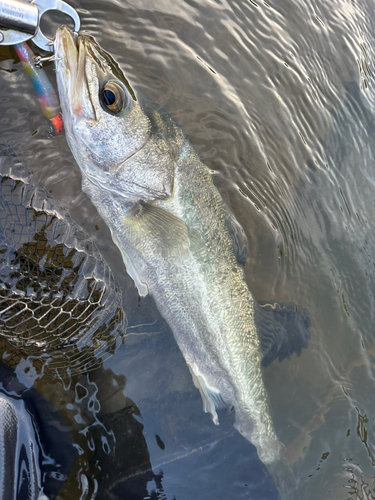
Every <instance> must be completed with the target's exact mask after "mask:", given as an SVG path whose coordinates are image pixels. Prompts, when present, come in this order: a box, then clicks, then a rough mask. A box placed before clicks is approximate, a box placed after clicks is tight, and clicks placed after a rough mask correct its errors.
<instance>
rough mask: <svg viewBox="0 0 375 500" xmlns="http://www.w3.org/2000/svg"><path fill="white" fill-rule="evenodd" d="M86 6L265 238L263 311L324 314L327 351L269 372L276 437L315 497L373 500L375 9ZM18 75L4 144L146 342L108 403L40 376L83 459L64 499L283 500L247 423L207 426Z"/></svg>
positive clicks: (336, 5) (129, 360)
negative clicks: (88, 252) (78, 238)
mask: <svg viewBox="0 0 375 500" xmlns="http://www.w3.org/2000/svg"><path fill="white" fill-rule="evenodd" d="M72 4H73V5H74V6H75V7H77V8H80V9H81V16H82V25H83V28H84V29H87V30H88V31H89V32H90V33H91V34H93V35H94V36H96V37H97V38H98V41H99V43H100V44H101V45H102V46H103V47H104V48H105V49H107V50H108V51H109V52H111V53H112V54H113V56H114V57H115V59H116V60H118V61H119V63H120V64H121V65H122V67H123V68H124V70H125V72H126V74H127V76H128V78H129V80H130V81H131V82H132V83H133V84H135V85H138V86H140V87H141V88H142V90H144V91H145V92H146V93H147V94H149V95H150V97H152V99H153V100H154V101H155V102H157V103H159V104H160V105H162V106H163V107H164V108H165V109H166V110H167V111H168V112H169V113H170V114H171V115H172V116H173V117H175V118H176V119H177V120H178V121H179V123H180V124H181V125H182V127H183V128H184V129H185V130H186V132H187V133H188V135H189V137H190V139H191V141H192V143H193V144H194V145H195V146H196V148H197V149H198V151H199V153H200V154H201V156H202V158H203V160H204V161H205V162H206V163H207V164H208V165H209V167H210V168H211V170H212V172H213V178H214V182H215V183H216V185H217V186H218V188H219V190H220V192H221V193H222V194H223V196H224V197H225V199H226V201H227V203H228V205H229V206H230V208H231V209H232V210H233V212H234V214H235V215H236V217H237V219H238V220H239V221H240V222H241V224H242V226H243V227H244V230H245V232H246V234H247V237H248V240H249V257H248V260H247V264H246V272H247V277H248V283H249V286H250V289H251V290H252V292H253V293H254V295H255V297H256V298H257V299H258V300H271V299H273V300H277V301H279V302H295V303H297V304H298V308H299V309H300V310H303V309H304V308H306V309H308V312H309V317H310V319H311V328H310V331H311V341H310V343H309V348H308V349H307V350H306V351H305V352H303V353H302V354H301V356H300V357H299V358H298V357H296V356H292V357H291V359H290V360H289V361H288V360H285V361H283V362H282V363H272V364H271V365H270V366H269V367H267V368H266V369H265V382H266V386H267V389H268V391H269V395H270V400H271V404H272V408H273V413H274V421H275V426H276V430H277V433H278V435H279V437H280V439H281V441H283V442H284V443H285V444H286V445H287V455H288V458H289V461H290V463H291V464H292V467H293V471H294V473H295V475H296V477H297V481H298V483H299V488H300V492H301V497H302V498H304V499H306V500H310V499H311V500H316V499H317V498H332V499H335V500H346V499H348V498H351V499H353V500H354V499H355V500H357V499H358V498H360V499H362V498H363V499H368V498H372V497H374V496H375V491H374V476H375V474H374V466H373V464H372V456H373V455H374V446H375V434H374V433H375V429H374V418H375V403H374V398H372V397H371V394H372V392H373V387H374V379H375V375H374V360H375V356H374V354H375V345H374V340H373V323H374V315H375V302H374V293H375V287H374V273H375V267H374V266H375V264H374V263H375V240H374V227H373V226H374V223H373V220H374V213H375V196H374V187H375V180H374V179H375V176H374V154H375V144H374V137H375V136H374V130H375V128H374V112H375V92H374V75H375V67H374V64H375V63H374V61H375V39H374V38H375V18H374V15H373V3H372V2H370V1H369V0H356V1H354V2H352V1H347V0H338V1H335V2H333V1H331V0H329V1H326V2H323V1H321V0H308V1H307V0H306V1H302V0H286V1H284V2H281V3H280V2H278V3H275V2H271V1H269V0H267V2H263V1H262V2H258V1H248V0H244V1H241V0H218V1H210V0H207V1H205V2H200V3H196V2H194V1H190V0H189V1H182V0H180V1H178V2H175V1H171V0H165V1H164V2H157V3H156V4H155V2H152V1H151V0H140V1H139V0H137V2H135V1H132V0H129V1H121V2H119V1H116V0H110V1H108V2H103V1H101V0H95V1H91V2H87V1H84V0H76V1H75V2H72ZM103 19H105V22H103ZM0 69H1V71H0V79H1V87H0V134H1V142H2V143H3V142H4V141H5V140H6V141H7V142H8V143H10V144H11V145H12V146H13V148H14V149H15V151H16V152H17V155H22V158H24V159H25V162H26V163H27V165H28V166H29V168H30V169H31V170H32V171H33V172H34V173H35V174H36V175H37V177H38V179H39V180H40V181H41V182H42V184H43V185H44V186H45V188H46V189H47V190H48V191H52V194H53V196H55V197H56V198H57V199H59V200H60V202H61V204H62V205H63V206H66V207H67V208H68V209H69V212H70V213H71V215H72V217H73V218H74V219H75V220H76V221H77V222H78V223H79V224H80V225H82V226H84V228H85V230H86V231H87V232H88V233H89V234H90V236H91V237H92V239H93V240H94V241H95V243H96V244H97V246H98V247H99V249H100V251H101V252H102V254H103V255H104V256H105V259H106V260H107V262H108V263H109V265H110V266H111V269H112V270H113V272H114V274H115V276H116V278H118V281H119V283H120V287H121V289H122V291H123V305H124V309H125V311H126V314H127V316H128V320H129V325H130V326H131V327H136V326H138V325H144V326H139V327H138V328H131V329H128V332H127V333H128V334H129V335H128V336H127V337H126V339H125V340H126V342H125V344H124V345H120V346H119V348H118V349H117V351H116V353H115V354H114V355H113V356H112V357H111V358H110V359H109V360H108V361H105V362H104V367H103V368H98V372H97V373H98V378H100V379H102V381H103V383H104V382H105V385H106V388H107V389H106V390H104V388H103V390H102V391H99V389H98V390H97V389H95V387H99V386H98V379H95V381H94V378H91V377H94V373H96V372H95V371H93V372H90V373H89V374H82V373H81V374H76V375H74V376H71V379H70V382H69V383H68V382H65V381H64V382H63V381H62V379H61V380H60V379H57V380H56V379H52V378H50V376H49V375H48V374H46V375H44V373H43V371H40V372H39V373H36V372H33V373H36V375H33V376H31V375H29V379H30V383H32V382H33V383H34V386H35V387H36V388H37V389H38V390H39V391H40V392H41V393H42V394H43V395H44V397H46V399H48V400H49V401H50V402H51V403H52V404H54V405H55V406H56V408H57V409H58V410H59V411H60V412H61V414H62V415H63V417H64V419H65V421H66V422H67V425H68V427H69V428H70V432H71V433H72V436H73V438H74V440H75V442H77V444H78V445H79V447H80V448H81V449H82V450H83V453H82V455H79V458H78V461H76V463H75V465H74V466H73V469H72V472H71V474H70V476H69V480H68V483H67V485H66V488H65V489H64V490H62V492H61V497H62V498H80V495H81V494H83V493H82V492H84V491H87V492H88V493H85V494H83V497H82V498H90V495H91V496H92V492H93V491H94V490H95V488H98V497H99V496H100V495H102V498H106V497H105V495H106V493H105V492H107V491H109V490H110V488H118V489H117V490H116V493H115V494H116V495H117V496H118V497H119V498H122V497H121V495H122V494H123V493H121V491H122V492H125V491H126V492H128V490H126V488H128V486H129V485H133V486H131V487H132V488H133V489H132V491H133V493H132V494H133V495H134V498H147V496H149V497H152V495H154V497H155V496H156V497H158V496H159V498H163V496H164V498H168V499H173V498H174V496H175V497H176V498H177V499H191V498H194V499H196V500H198V499H205V500H207V499H215V500H217V499H226V498H233V499H237V498H253V499H255V500H260V499H270V500H271V499H272V500H273V499H275V498H277V494H276V492H275V490H274V488H273V485H272V482H271V480H270V478H269V476H268V475H267V472H266V471H265V469H264V468H263V467H262V464H260V463H259V461H258V460H257V457H256V453H255V451H254V449H253V448H252V447H251V445H249V443H246V442H244V440H243V439H241V437H240V436H239V435H238V434H237V433H235V432H234V431H233V428H232V417H233V415H232V414H231V413H230V412H226V411H225V410H224V411H222V412H221V414H220V415H219V418H220V426H219V427H215V426H213V424H212V422H211V420H210V418H209V416H208V415H205V414H203V412H202V404H201V401H200V396H199V393H197V391H196V390H195V388H194V386H193V383H192V381H191V378H190V375H189V373H188V370H187V368H186V366H185V365H184V361H183V358H182V356H181V355H180V353H179V351H178V349H177V347H176V345H175V343H174V341H173V338H172V336H171V333H170V331H169V330H168V327H167V326H166V325H165V323H164V322H163V320H162V319H161V318H160V316H159V314H158V313H157V311H156V309H155V306H154V304H153V302H152V301H151V300H150V299H148V298H146V299H144V300H142V301H140V302H139V301H138V296H137V293H136V291H135V289H134V286H133V284H132V282H131V280H130V279H129V278H128V277H127V276H126V274H125V273H124V269H123V265H122V262H121V256H120V255H119V252H118V251H117V250H116V248H114V247H113V245H112V244H111V239H110V235H109V233H108V230H107V229H106V228H105V226H104V224H103V223H102V221H101V220H100V218H99V217H98V215H97V213H96V211H95V208H94V207H93V206H92V205H91V204H90V203H89V202H88V200H87V199H86V197H85V195H84V194H83V193H82V192H81V189H80V174H79V170H78V167H77V166H76V165H75V162H74V160H73V159H72V157H71V154H70V152H69V150H68V147H67V145H66V143H65V139H64V137H57V138H55V139H53V140H51V139H48V137H47V134H48V125H47V124H46V123H45V122H44V118H43V116H42V115H41V113H40V110H39V108H38V103H37V102H36V99H35V96H34V94H33V90H32V88H31V84H30V82H29V81H28V80H27V76H26V75H25V74H24V73H23V72H22V69H21V65H20V63H19V62H18V60H17V59H16V57H15V56H14V54H13V53H12V51H11V50H10V49H3V48H2V49H0ZM47 70H50V76H51V78H53V71H52V68H47ZM133 333H134V335H133ZM135 333H136V334H135ZM8 348H9V349H10V347H9V346H8ZM8 348H7V349H8ZM4 349H5V348H4ZM13 349H14V348H13ZM30 365H31V363H30V362H29V360H28V356H27V355H24V357H20V358H19V363H18V369H19V370H21V371H24V370H27V368H28V367H29V366H30ZM108 370H110V372H109V373H110V375H108V376H107V377H105V376H104V375H103V374H104V373H108ZM29 374H30V371H29ZM26 375H27V374H26ZM122 376H125V377H126V385H125V386H124V387H122V386H121V384H122V383H123V382H118V380H119V379H117V377H122ZM113 380H114V381H117V383H118V384H119V387H122V388H121V389H120V390H119V391H118V393H117V396H113V398H114V399H113V400H112V401H114V402H115V403H113V404H114V406H113V408H115V409H114V410H113V412H108V413H106V414H103V415H102V414H101V413H100V411H96V410H97V409H98V408H99V406H97V407H96V406H95V405H96V404H99V405H100V407H101V405H102V404H104V403H103V402H102V400H101V398H104V396H103V394H106V391H107V390H108V388H109V387H112V386H113V387H115V385H113ZM121 380H122V381H123V379H121ZM78 383H79V384H81V385H82V387H83V388H84V389H82V390H81V389H79V391H81V393H82V394H81V396H83V395H84V394H87V395H86V396H85V397H83V399H82V401H81V400H80V397H81V396H76V392H75V387H76V384H78ZM79 387H81V386H79ZM77 390H78V389H77ZM83 391H85V392H83ZM124 393H125V396H124ZM79 394H80V393H79ZM90 398H91V399H90ZM128 398H129V399H128ZM76 399H77V400H78V401H79V402H77V401H76ZM125 400H126V401H127V403H126V404H125V403H124V401H125ZM130 400H131V401H134V403H132V402H130ZM90 401H93V403H91V405H94V406H90V407H88V405H89V404H90ZM96 402H97V403H96ZM123 403H124V405H123V406H122V404H123ZM108 404H109V403H108ZM111 404H112V403H111ZM69 405H72V406H69ZM117 405H118V406H117ZM135 405H136V406H135ZM120 407H121V408H120ZM95 408H96V409H95ZM136 408H138V409H139V410H137V409H136ZM137 412H139V415H138V416H137ZM75 418H76V419H77V420H76V419H75ZM366 420H367V421H366ZM140 421H141V422H142V423H140ZM142 426H143V428H142ZM85 429H90V431H87V433H86V434H85V432H86V431H85ZM94 429H96V430H97V431H98V434H96V435H95V437H94ZM128 429H134V430H133V431H130V432H129V433H128V434H129V436H130V437H129V439H130V441H129V442H127V443H128V444H124V445H119V446H117V444H116V446H115V448H113V442H114V439H113V436H115V437H116V443H117V442H118V441H117V440H119V439H120V437H119V436H122V439H125V437H124V436H126V435H128V434H127V430H128ZM131 436H133V441H131ZM156 436H158V437H156ZM119 442H120V441H119ZM93 443H95V448H94V445H93ZM103 443H104V444H103ZM124 443H125V442H124ZM130 443H132V444H130ZM161 443H162V445H161ZM103 446H104V448H103ZM106 446H108V447H110V449H111V450H112V451H111V452H110V453H109V454H108V455H107V454H106V453H105V451H104V449H107V448H106ZM90 447H91V448H90ZM108 449H109V448H108ZM113 449H115V451H113ZM114 453H116V455H114ZM137 453H139V455H137ZM99 456H100V459H99V458H96V457H99ZM115 456H116V457H117V458H116V459H115V458H114V457H115ZM323 457H324V458H323ZM133 459H134V460H135V462H134V464H133V465H132V466H130V465H129V464H130V462H131V460H133ZM96 460H99V461H100V463H99V462H97V461H96ZM116 461H118V462H116ZM122 461H123V462H122ZM125 462H126V464H128V465H125ZM115 463H118V464H121V466H120V465H119V466H118V468H117V469H116V467H115ZM150 463H151V465H152V467H153V472H147V471H148V470H149V467H150ZM136 464H138V465H136ZM137 467H139V469H137ZM130 470H131V471H134V470H136V471H138V470H139V471H140V472H139V473H138V472H129V471H130ZM148 474H151V475H148ZM161 475H163V478H162V486H161ZM139 477H141V478H142V480H141V483H140V484H141V485H139V488H138V486H135V485H136V484H137V483H136V481H137V479H136V478H139ZM84 478H85V479H84ZM150 478H151V479H150ZM147 481H150V482H149V483H148V482H147ZM116 485H118V486H116ZM129 488H130V486H129ZM146 490H147V492H148V493H146ZM152 490H154V491H155V493H151V492H152ZM135 491H137V492H138V493H134V492H135ZM124 495H125V494H124ZM129 495H130V494H129ZM136 495H138V496H136ZM115 498H116V497H115ZM123 498H131V496H130V497H129V496H123Z"/></svg>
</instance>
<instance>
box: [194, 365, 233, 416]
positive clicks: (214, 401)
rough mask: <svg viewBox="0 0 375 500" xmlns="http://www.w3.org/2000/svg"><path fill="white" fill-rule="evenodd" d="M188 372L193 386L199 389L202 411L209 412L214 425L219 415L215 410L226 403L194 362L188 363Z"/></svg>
mask: <svg viewBox="0 0 375 500" xmlns="http://www.w3.org/2000/svg"><path fill="white" fill-rule="evenodd" d="M189 369H190V373H191V375H192V377H193V382H194V385H195V387H196V388H197V389H198V390H199V392H200V395H201V396H202V401H203V411H204V412H205V413H211V415H212V420H213V422H214V424H215V425H219V417H218V416H217V413H216V410H220V409H221V408H225V407H226V404H225V402H224V400H223V398H222V397H221V395H220V392H219V391H218V389H216V388H215V387H211V386H210V385H209V384H208V383H207V380H206V379H205V377H204V375H202V374H201V373H200V371H199V370H198V367H197V366H196V365H195V364H191V365H189Z"/></svg>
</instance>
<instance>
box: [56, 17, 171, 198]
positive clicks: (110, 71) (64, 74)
mask: <svg viewBox="0 0 375 500" xmlns="http://www.w3.org/2000/svg"><path fill="white" fill-rule="evenodd" d="M55 54H56V75H57V84H58V90H59V96H60V103H61V108H62V113H63V120H64V125H65V131H66V137H67V141H68V144H69V147H70V149H71V151H72V153H73V155H74V157H75V159H76V161H77V163H78V165H79V167H80V169H81V172H82V174H83V175H84V176H86V178H87V179H89V180H91V181H92V182H93V183H94V184H96V185H97V186H98V187H100V188H102V189H107V190H109V191H113V192H115V193H116V195H117V196H123V197H124V198H129V197H130V198H134V199H137V198H138V199H152V198H162V197H166V196H169V195H170V194H171V191H172V186H173V170H174V168H173V161H171V160H170V156H169V157H168V155H165V152H166V151H169V149H170V148H171V137H170V134H167V133H166V127H165V126H164V127H160V126H159V124H160V123H161V122H162V121H163V120H160V115H158V112H157V111H156V109H155V108H154V107H153V106H152V105H150V104H149V102H148V99H147V98H144V97H142V96H140V91H137V90H135V89H134V88H133V87H132V86H131V84H130V83H129V81H128V79H127V78H126V76H125V75H124V73H123V71H122V70H121V69H120V67H119V65H118V64H117V62H116V61H115V60H114V59H113V57H112V56H111V55H110V54H109V53H107V52H106V51H105V50H103V49H102V48H101V47H100V46H99V44H98V43H97V42H96V41H95V39H94V38H93V37H91V36H88V35H79V36H75V35H73V33H72V32H71V31H70V30H69V29H68V28H67V27H65V26H61V27H60V28H59V29H58V31H57V33H56V38H55ZM157 115H158V116H157ZM172 142H173V141H172ZM145 158H146V159H147V158H148V161H145ZM168 158H169V160H168Z"/></svg>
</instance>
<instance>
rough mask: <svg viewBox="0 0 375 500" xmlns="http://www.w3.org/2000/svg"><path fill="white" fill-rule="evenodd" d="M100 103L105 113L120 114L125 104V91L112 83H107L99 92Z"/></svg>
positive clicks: (115, 83)
mask: <svg viewBox="0 0 375 500" xmlns="http://www.w3.org/2000/svg"><path fill="white" fill-rule="evenodd" d="M100 98H101V103H102V106H103V108H104V110H105V111H111V112H112V113H114V114H117V113H120V112H121V111H122V110H123V109H124V108H125V106H126V104H127V94H126V91H125V89H124V88H123V87H122V86H121V85H120V84H118V83H117V82H114V81H109V82H107V83H106V84H105V85H104V87H103V88H102V90H101V92H100Z"/></svg>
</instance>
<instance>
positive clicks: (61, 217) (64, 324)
mask: <svg viewBox="0 0 375 500" xmlns="http://www.w3.org/2000/svg"><path fill="white" fill-rule="evenodd" d="M125 330H126V316H125V313H124V312H123V309H122V295H121V291H120V289H119V287H118V285H117V283H116V280H115V279H114V276H113V275H112V273H111V270H110V269H109V267H108V265H107V264H106V262H105V261H104V260H103V258H102V257H101V255H100V253H99V251H98V249H97V248H96V246H95V245H94V243H93V242H92V241H91V240H90V238H89V237H88V235H87V234H86V233H85V232H84V231H83V230H82V229H81V228H80V227H79V226H78V225H77V224H76V223H75V222H74V221H73V220H72V219H71V217H70V216H69V214H68V213H67V212H66V210H64V209H63V208H61V207H60V206H59V205H58V203H57V201H56V200H55V199H54V198H53V197H52V196H51V195H50V194H49V193H47V191H46V190H45V189H43V188H42V187H40V186H39V185H38V183H37V182H35V179H34V178H33V176H32V175H30V174H29V173H28V172H27V171H26V170H25V168H24V167H23V166H22V164H21V163H20V162H19V160H18V159H17V156H16V155H15V153H14V151H13V150H12V149H11V148H10V147H9V146H6V145H0V347H1V339H3V341H5V342H6V344H10V345H11V346H13V347H14V348H16V349H18V350H19V351H20V352H23V353H25V354H27V355H31V356H36V357H39V358H40V357H42V358H44V359H45V361H46V366H48V368H52V369H54V368H59V367H61V368H67V367H69V369H70V371H71V372H76V371H81V370H88V369H92V368H95V367H96V366H98V365H99V364H100V363H101V362H102V361H103V360H104V359H105V358H106V357H108V356H109V355H110V354H112V353H113V352H114V351H115V350H116V346H117V345H118V342H119V339H120V338H121V335H123V334H124V332H125ZM8 352H9V351H8ZM9 361H10V360H9Z"/></svg>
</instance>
